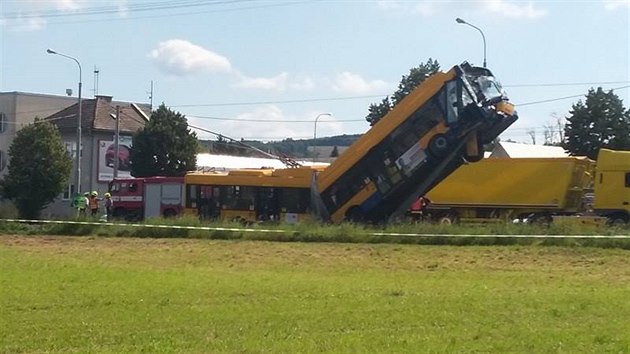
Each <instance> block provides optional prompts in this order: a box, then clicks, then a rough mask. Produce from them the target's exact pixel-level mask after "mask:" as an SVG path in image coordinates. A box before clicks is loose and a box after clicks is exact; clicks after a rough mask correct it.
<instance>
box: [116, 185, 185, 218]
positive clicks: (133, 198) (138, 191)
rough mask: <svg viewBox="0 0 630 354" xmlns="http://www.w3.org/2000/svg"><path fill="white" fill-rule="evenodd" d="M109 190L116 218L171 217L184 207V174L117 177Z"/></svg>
mask: <svg viewBox="0 0 630 354" xmlns="http://www.w3.org/2000/svg"><path fill="white" fill-rule="evenodd" d="M109 192H110V193H111V195H112V201H113V202H114V210H113V213H112V214H113V216H114V217H115V218H124V219H126V220H142V219H146V218H151V217H160V216H161V217H172V216H176V215H179V214H181V213H182V211H183V210H184V208H183V201H184V178H183V177H144V178H117V179H114V180H113V181H111V182H110V183H109Z"/></svg>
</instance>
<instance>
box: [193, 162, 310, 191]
mask: <svg viewBox="0 0 630 354" xmlns="http://www.w3.org/2000/svg"><path fill="white" fill-rule="evenodd" d="M317 170H318V169H317V168H311V167H310V166H308V167H300V168H284V169H278V170H271V169H258V170H253V169H252V170H232V171H229V172H227V173H206V172H191V173H187V174H186V176H185V177H184V182H185V183H186V184H199V185H221V186H227V185H233V186H260V187H287V188H310V185H311V179H312V175H313V173H314V172H315V171H317Z"/></svg>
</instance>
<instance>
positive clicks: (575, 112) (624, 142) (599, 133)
mask: <svg viewBox="0 0 630 354" xmlns="http://www.w3.org/2000/svg"><path fill="white" fill-rule="evenodd" d="M569 114H570V116H569V117H567V122H566V125H565V127H564V144H563V147H564V149H565V150H567V151H568V152H569V153H570V154H571V155H579V156H588V157H590V158H591V159H595V158H597V153H598V152H599V149H600V148H610V149H614V150H630V111H628V110H626V109H625V108H624V107H623V102H622V101H621V99H619V97H618V96H617V95H615V93H614V92H613V91H612V90H611V91H608V92H604V90H603V89H602V88H601V87H599V88H597V90H594V89H590V90H589V91H588V94H587V95H586V99H585V101H584V102H582V100H580V101H578V102H577V103H576V104H574V105H573V106H572V109H571V111H569Z"/></svg>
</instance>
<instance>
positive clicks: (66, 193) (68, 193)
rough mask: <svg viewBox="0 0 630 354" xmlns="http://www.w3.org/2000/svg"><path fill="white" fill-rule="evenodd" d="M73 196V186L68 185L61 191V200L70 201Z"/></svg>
mask: <svg viewBox="0 0 630 354" xmlns="http://www.w3.org/2000/svg"><path fill="white" fill-rule="evenodd" d="M72 196H74V184H69V185H68V186H66V189H64V191H63V196H62V197H61V199H62V200H70V199H71V198H72Z"/></svg>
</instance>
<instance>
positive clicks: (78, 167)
mask: <svg viewBox="0 0 630 354" xmlns="http://www.w3.org/2000/svg"><path fill="white" fill-rule="evenodd" d="M46 53H48V54H55V55H59V56H62V57H64V58H68V59H72V60H74V62H75V63H77V65H78V66H79V117H78V118H77V155H76V159H77V182H76V185H77V190H76V191H77V193H81V118H82V117H81V113H82V112H81V111H82V107H81V106H82V102H81V86H83V84H82V83H81V63H79V61H78V60H77V58H75V57H71V56H69V55H65V54H61V53H59V52H56V51H54V50H52V49H47V50H46Z"/></svg>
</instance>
